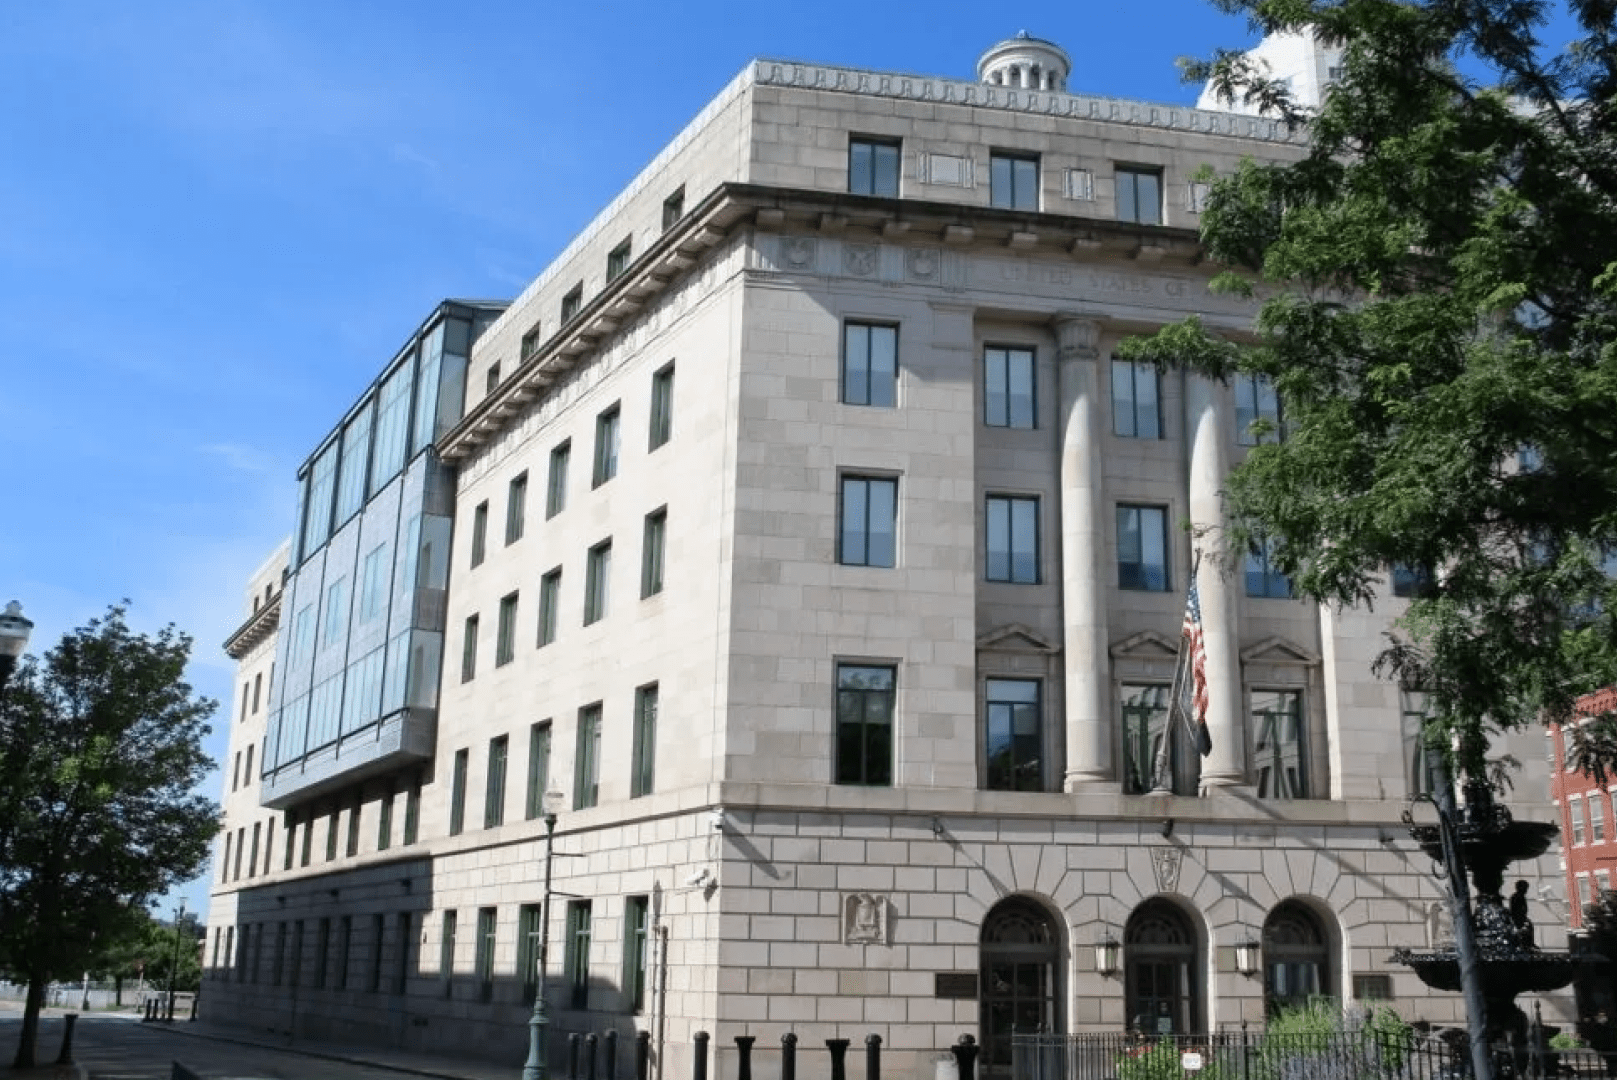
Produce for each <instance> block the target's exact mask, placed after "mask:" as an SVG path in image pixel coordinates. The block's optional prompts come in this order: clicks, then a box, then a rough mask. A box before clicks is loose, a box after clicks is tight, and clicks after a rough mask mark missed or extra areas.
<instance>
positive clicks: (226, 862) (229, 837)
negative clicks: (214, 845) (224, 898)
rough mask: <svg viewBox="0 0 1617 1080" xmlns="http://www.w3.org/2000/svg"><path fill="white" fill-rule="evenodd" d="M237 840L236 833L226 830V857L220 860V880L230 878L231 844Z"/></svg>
mask: <svg viewBox="0 0 1617 1080" xmlns="http://www.w3.org/2000/svg"><path fill="white" fill-rule="evenodd" d="M234 840H235V834H233V833H231V832H230V831H229V830H228V829H227V830H225V857H224V858H223V859H220V860H219V880H220V881H229V880H230V845H231V843H232V842H233V841H234Z"/></svg>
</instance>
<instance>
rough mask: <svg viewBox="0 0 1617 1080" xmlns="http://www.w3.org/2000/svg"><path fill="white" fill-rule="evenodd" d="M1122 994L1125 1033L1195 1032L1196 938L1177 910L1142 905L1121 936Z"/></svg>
mask: <svg viewBox="0 0 1617 1080" xmlns="http://www.w3.org/2000/svg"><path fill="white" fill-rule="evenodd" d="M1123 949H1124V955H1123V963H1124V994H1125V995H1126V997H1125V1000H1126V1003H1127V1009H1128V1012H1127V1015H1128V1025H1129V1030H1131V1031H1134V1032H1137V1033H1139V1034H1142V1035H1185V1034H1190V1033H1193V1032H1195V1031H1196V1030H1197V1025H1198V1024H1199V1023H1200V1020H1201V1002H1200V1001H1199V995H1198V994H1197V988H1196V980H1195V972H1196V934H1195V930H1194V929H1193V928H1192V927H1191V925H1190V922H1189V920H1187V919H1186V918H1185V917H1184V915H1182V914H1181V913H1180V912H1179V909H1178V908H1176V907H1174V906H1173V905H1172V904H1170V903H1168V902H1167V901H1165V900H1147V901H1146V902H1145V903H1144V904H1141V905H1140V906H1139V907H1138V908H1136V909H1135V912H1134V914H1133V915H1131V916H1129V922H1128V927H1127V929H1126V930H1125V931H1124V934H1123Z"/></svg>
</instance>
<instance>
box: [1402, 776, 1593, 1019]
mask: <svg viewBox="0 0 1617 1080" xmlns="http://www.w3.org/2000/svg"><path fill="white" fill-rule="evenodd" d="M1405 820H1409V818H1408V816H1407V815H1406V818H1405ZM1454 831H1455V834H1456V836H1457V837H1458V840H1459V846H1460V853H1461V856H1462V858H1463V859H1464V863H1465V866H1466V868H1467V870H1468V872H1469V873H1470V877H1471V885H1472V887H1473V888H1474V889H1475V890H1476V899H1475V901H1474V902H1473V904H1472V921H1473V923H1474V925H1475V929H1476V942H1477V962H1478V966H1479V967H1480V968H1481V972H1482V996H1483V998H1484V1000H1485V1001H1486V1002H1487V1005H1488V1038H1489V1041H1490V1042H1493V1043H1495V1044H1496V1045H1497V1044H1498V1043H1499V1042H1501V1041H1506V1042H1510V1043H1513V1044H1515V1045H1516V1046H1518V1047H1521V1046H1524V1045H1525V1038H1526V1034H1527V1017H1526V1015H1525V1014H1523V1012H1522V1010H1521V1008H1520V1006H1518V1005H1517V1004H1516V995H1517V994H1521V993H1527V992H1538V993H1543V992H1547V991H1550V990H1559V989H1561V988H1562V987H1564V986H1566V985H1567V984H1568V983H1570V982H1571V981H1572V978H1573V975H1574V974H1575V973H1576V967H1577V961H1576V960H1574V959H1573V957H1572V956H1571V954H1570V953H1567V952H1565V951H1549V950H1545V949H1540V948H1539V947H1538V946H1537V945H1535V944H1534V942H1533V924H1532V922H1531V921H1530V920H1529V919H1528V918H1527V895H1526V882H1517V884H1516V891H1515V893H1514V894H1513V895H1512V896H1511V898H1510V901H1509V903H1508V904H1507V902H1506V901H1505V899H1504V897H1503V896H1502V895H1501V893H1502V890H1503V888H1504V884H1505V868H1506V867H1507V866H1509V865H1510V864H1511V863H1514V862H1520V861H1522V860H1524V859H1536V858H1538V856H1540V855H1542V854H1544V852H1545V851H1546V850H1547V849H1548V848H1549V846H1550V843H1551V841H1553V840H1554V839H1555V835H1556V833H1558V832H1559V831H1560V830H1559V829H1558V828H1557V827H1556V826H1555V825H1552V824H1549V823H1547V822H1536V821H1517V820H1515V819H1514V818H1512V817H1511V815H1510V811H1509V810H1507V809H1505V808H1504V807H1503V806H1501V805H1499V804H1498V803H1496V802H1494V798H1493V789H1492V788H1491V787H1490V786H1489V785H1488V783H1487V782H1486V781H1483V780H1477V779H1471V780H1467V781H1466V784H1465V805H1464V807H1463V808H1462V809H1461V810H1460V814H1459V820H1458V821H1457V822H1456V823H1455V830H1454ZM1409 834H1410V835H1411V836H1413V837H1414V838H1415V842H1416V843H1418V844H1419V845H1420V847H1421V850H1422V851H1424V852H1425V853H1426V854H1427V855H1428V856H1430V857H1431V858H1432V859H1433V860H1435V861H1436V862H1438V863H1439V864H1440V865H1441V864H1442V862H1443V835H1442V830H1441V828H1440V827H1439V826H1437V825H1411V827H1410V830H1409ZM1392 958H1393V961H1394V962H1396V963H1400V964H1408V965H1409V966H1410V967H1411V968H1414V970H1415V974H1416V975H1418V976H1419V977H1420V980H1421V982H1423V983H1425V984H1426V985H1427V986H1430V987H1434V988H1436V989H1438V990H1452V991H1458V990H1459V989H1460V960H1459V955H1458V952H1457V950H1456V949H1455V947H1454V945H1453V943H1449V944H1448V945H1446V946H1442V947H1438V948H1434V949H1430V950H1427V951H1424V952H1416V951H1412V950H1409V949H1399V950H1398V951H1397V952H1395V953H1393V957H1392Z"/></svg>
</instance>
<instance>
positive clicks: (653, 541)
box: [640, 507, 668, 600]
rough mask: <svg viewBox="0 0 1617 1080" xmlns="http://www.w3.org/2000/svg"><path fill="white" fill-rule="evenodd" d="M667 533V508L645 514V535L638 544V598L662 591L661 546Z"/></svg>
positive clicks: (662, 546)
mask: <svg viewBox="0 0 1617 1080" xmlns="http://www.w3.org/2000/svg"><path fill="white" fill-rule="evenodd" d="M667 535H668V508H667V507H663V508H662V509H660V510H653V511H652V512H651V513H649V514H647V515H646V529H645V536H644V538H643V539H642V541H641V544H640V598H641V599H642V600H644V599H645V598H646V597H648V596H655V595H657V594H658V593H660V592H662V591H663V548H664V543H665V541H666V539H667Z"/></svg>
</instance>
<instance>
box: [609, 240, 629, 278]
mask: <svg viewBox="0 0 1617 1080" xmlns="http://www.w3.org/2000/svg"><path fill="white" fill-rule="evenodd" d="M633 249H634V242H633V240H632V239H630V240H625V241H623V243H621V244H619V245H618V246H617V247H615V248H613V249H612V250H611V251H609V252H607V253H606V280H608V281H615V280H617V279H618V278H620V277H622V276H623V272H624V271H625V270H627V269H629V256H630V252H631V251H633Z"/></svg>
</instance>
